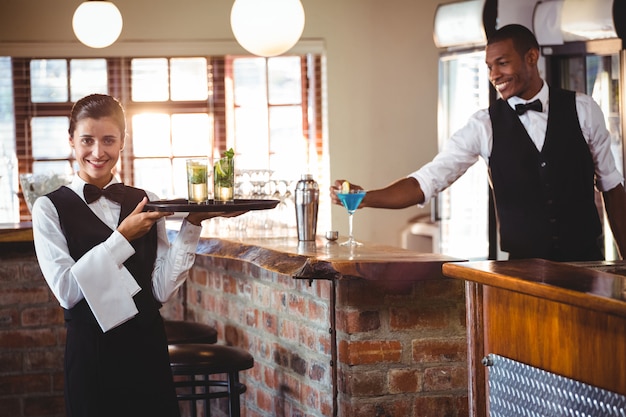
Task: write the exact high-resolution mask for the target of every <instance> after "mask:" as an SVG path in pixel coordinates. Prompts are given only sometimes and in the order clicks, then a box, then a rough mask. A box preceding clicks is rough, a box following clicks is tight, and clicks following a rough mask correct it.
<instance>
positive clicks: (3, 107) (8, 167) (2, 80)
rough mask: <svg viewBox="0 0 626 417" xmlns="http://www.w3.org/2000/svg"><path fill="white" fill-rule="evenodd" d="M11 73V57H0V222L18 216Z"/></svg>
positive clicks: (6, 221)
mask: <svg viewBox="0 0 626 417" xmlns="http://www.w3.org/2000/svg"><path fill="white" fill-rule="evenodd" d="M11 73H12V71H11V58H10V57H8V56H3V57H0V223H13V222H18V221H19V219H20V210H19V200H18V199H17V190H18V185H17V159H16V154H15V122H14V120H15V118H14V111H13V78H12V77H11Z"/></svg>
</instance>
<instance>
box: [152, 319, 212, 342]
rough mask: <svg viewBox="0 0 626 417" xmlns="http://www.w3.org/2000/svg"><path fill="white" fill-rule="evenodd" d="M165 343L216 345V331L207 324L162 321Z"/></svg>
mask: <svg viewBox="0 0 626 417" xmlns="http://www.w3.org/2000/svg"><path fill="white" fill-rule="evenodd" d="M163 322H164V324H165V335H166V336H167V343H168V344H169V345H173V344H183V343H216V342H217V330H215V329H214V328H213V327H211V326H209V325H208V324H202V323H196V322H193V321H182V320H164V321H163Z"/></svg>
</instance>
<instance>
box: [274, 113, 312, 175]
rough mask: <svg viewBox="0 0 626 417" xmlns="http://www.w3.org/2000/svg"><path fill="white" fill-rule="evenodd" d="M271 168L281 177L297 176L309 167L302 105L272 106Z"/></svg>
mask: <svg viewBox="0 0 626 417" xmlns="http://www.w3.org/2000/svg"><path fill="white" fill-rule="evenodd" d="M270 126H271V128H270V155H271V161H270V168H271V169H272V170H273V171H275V172H276V174H277V176H278V177H279V178H289V179H291V178H297V177H298V176H299V175H300V174H302V173H303V172H304V170H305V169H306V167H307V162H308V161H307V155H308V153H307V145H306V143H307V141H306V138H304V137H303V136H302V109H301V108H300V106H286V107H270Z"/></svg>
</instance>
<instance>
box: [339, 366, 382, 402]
mask: <svg viewBox="0 0 626 417" xmlns="http://www.w3.org/2000/svg"><path fill="white" fill-rule="evenodd" d="M385 377H386V375H385V371H368V372H366V371H362V372H352V373H350V374H346V373H344V374H342V378H343V381H342V384H341V386H342V392H344V393H346V394H348V395H350V396H352V397H372V396H381V395H385V394H386V393H387V387H386V386H385V384H386V378H385Z"/></svg>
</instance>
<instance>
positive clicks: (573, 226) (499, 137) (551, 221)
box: [489, 88, 604, 261]
mask: <svg viewBox="0 0 626 417" xmlns="http://www.w3.org/2000/svg"><path fill="white" fill-rule="evenodd" d="M575 97H576V96H575V93H574V92H573V91H566V90H560V89H555V88H550V108H549V112H548V126H547V130H546V138H545V144H544V146H543V149H542V150H541V152H539V151H538V150H537V148H536V147H535V145H534V143H533V142H532V140H531V139H530V136H528V133H527V132H526V129H525V128H524V126H523V125H522V122H521V121H520V120H519V117H518V116H517V114H516V113H515V111H514V110H513V109H512V108H511V107H510V106H509V105H508V103H507V102H506V101H504V100H502V99H500V100H498V101H497V102H496V103H494V104H493V105H492V106H491V107H489V114H490V117H491V125H492V127H493V148H492V152H491V157H490V159H489V176H490V181H491V185H492V190H493V194H494V198H495V202H496V209H497V214H498V225H499V228H500V243H501V247H502V250H504V251H506V252H509V254H510V257H511V258H544V259H549V260H554V261H587V260H600V259H604V256H603V254H602V250H601V246H600V242H601V240H602V226H601V223H600V219H599V216H598V211H597V208H596V205H595V200H594V199H595V196H594V178H595V171H594V163H593V159H592V156H591V152H590V151H589V147H588V145H587V143H586V141H585V139H584V137H583V134H582V132H581V130H580V123H579V121H578V113H577V112H576V99H575Z"/></svg>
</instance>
